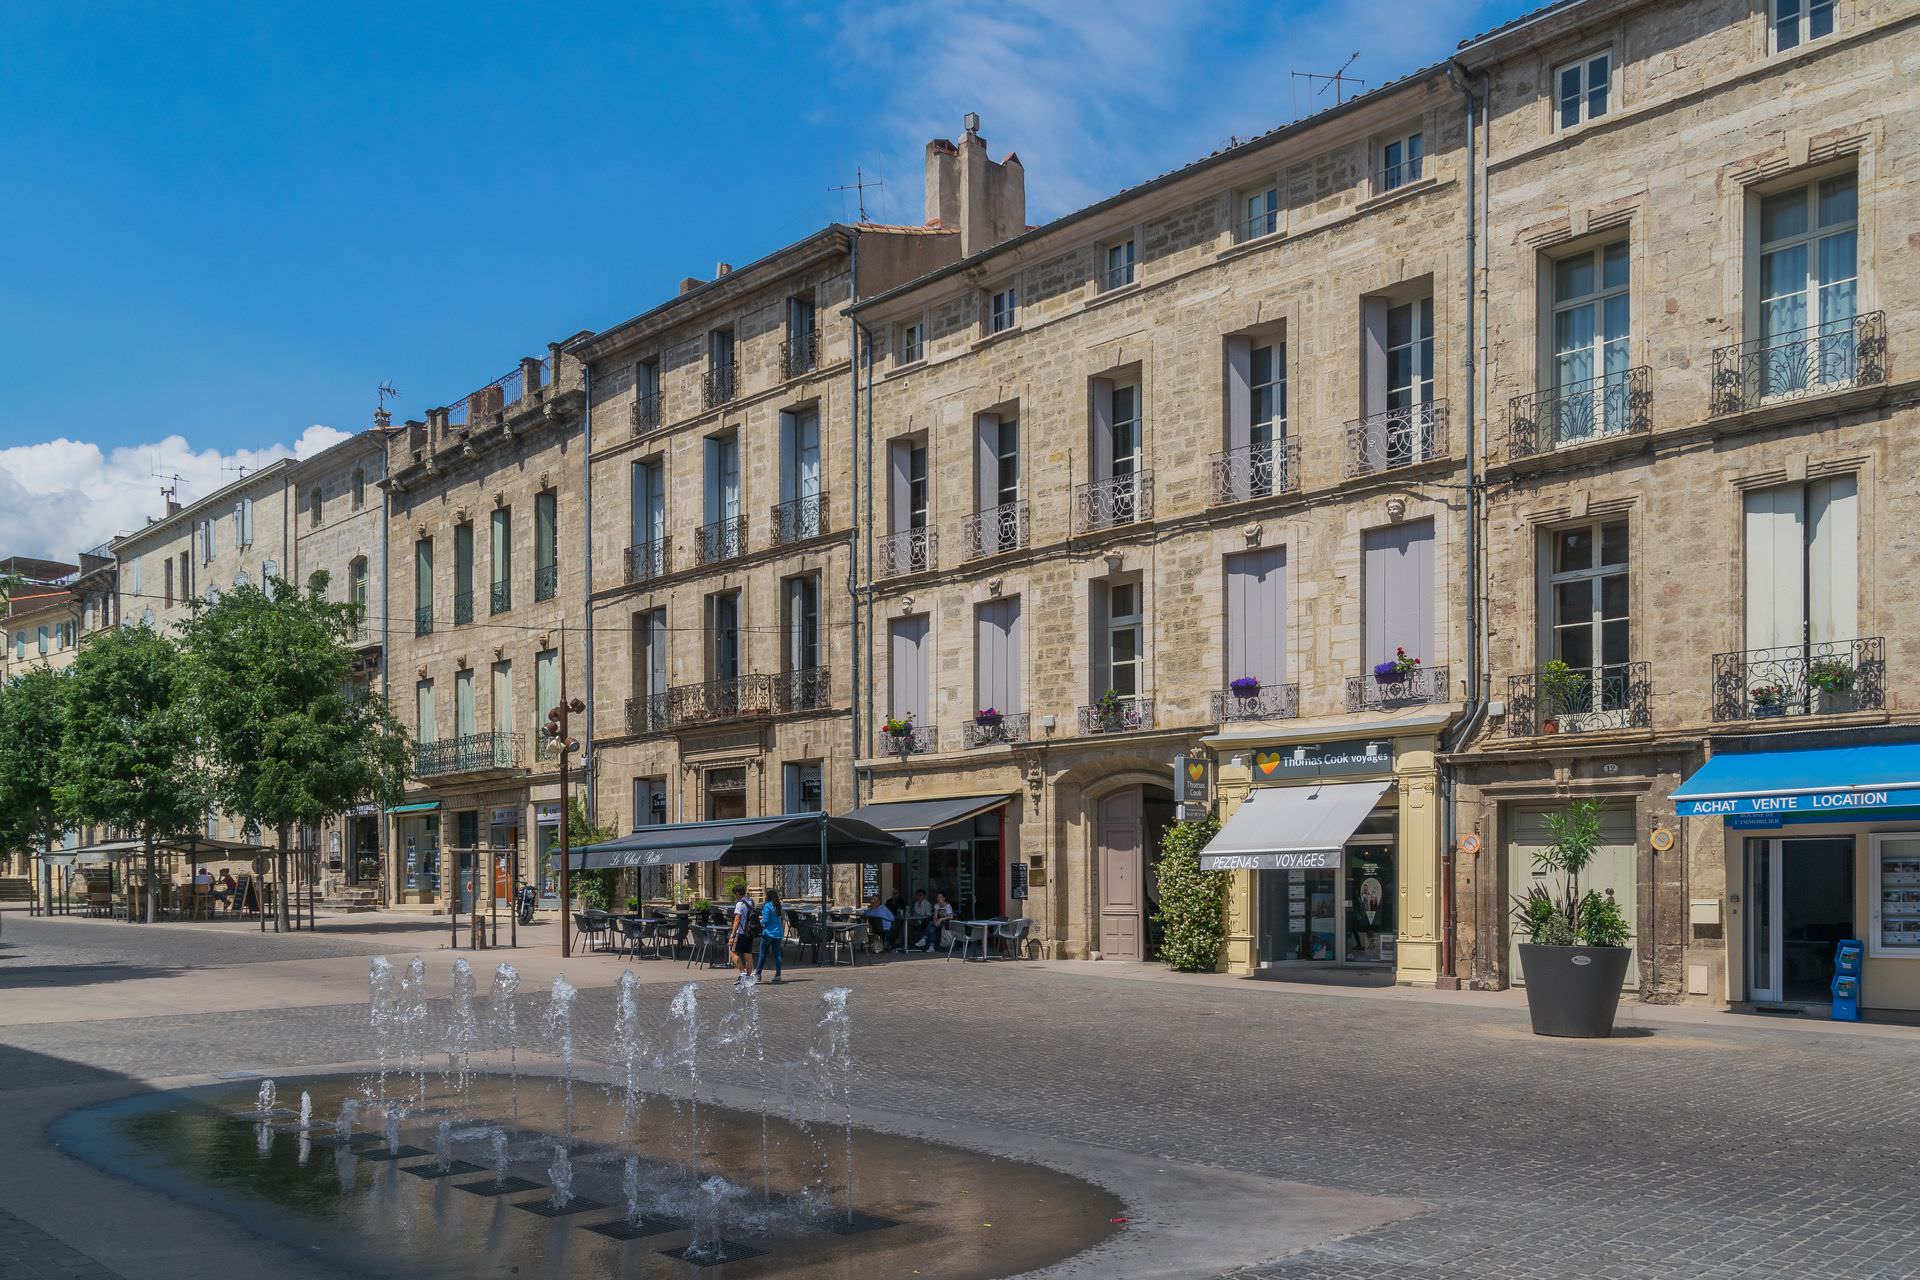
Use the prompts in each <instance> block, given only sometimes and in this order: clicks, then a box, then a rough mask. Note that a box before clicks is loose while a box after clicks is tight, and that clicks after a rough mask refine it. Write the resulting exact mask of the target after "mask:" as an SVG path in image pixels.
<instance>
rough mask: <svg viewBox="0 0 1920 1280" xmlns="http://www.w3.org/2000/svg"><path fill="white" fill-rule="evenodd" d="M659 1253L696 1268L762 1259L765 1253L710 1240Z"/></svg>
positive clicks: (738, 1245) (731, 1241) (747, 1246)
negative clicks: (749, 1259)
mask: <svg viewBox="0 0 1920 1280" xmlns="http://www.w3.org/2000/svg"><path fill="white" fill-rule="evenodd" d="M660 1252H661V1253H663V1254H665V1255H666V1256H667V1257H669V1258H677V1259H679V1260H680V1261H681V1262H686V1263H691V1264H692V1265H693V1266H696V1267H724V1266H725V1265H726V1264H727V1263H729V1262H742V1261H745V1260H746V1259H748V1258H763V1257H765V1256H766V1253H767V1251H766V1250H765V1249H755V1248H754V1247H753V1246H751V1245H744V1244H741V1243H740V1242H739V1241H738V1240H710V1241H707V1242H705V1243H703V1244H699V1245H691V1244H687V1245H682V1246H680V1247H679V1248H678V1249H662V1250H661V1251H660Z"/></svg>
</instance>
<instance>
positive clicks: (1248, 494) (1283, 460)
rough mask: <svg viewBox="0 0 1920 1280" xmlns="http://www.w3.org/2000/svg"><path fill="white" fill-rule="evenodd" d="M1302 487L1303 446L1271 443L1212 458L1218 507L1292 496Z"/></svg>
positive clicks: (1296, 441)
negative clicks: (1301, 463)
mask: <svg viewBox="0 0 1920 1280" xmlns="http://www.w3.org/2000/svg"><path fill="white" fill-rule="evenodd" d="M1299 487H1300V442H1299V441H1298V440H1280V441H1277V442H1273V441H1270V442H1268V443H1266V444H1249V445H1242V446H1241V447H1240V448H1238V449H1228V450H1227V451H1226V452H1225V453H1216V454H1214V455H1213V500H1214V502H1215V503H1216V504H1222V505H1224V504H1226V503H1229V502H1251V501H1253V500H1254V499H1255V498H1271V497H1272V496H1273V495H1274V494H1276V493H1290V492H1292V491H1293V490H1295V489H1297V488H1299Z"/></svg>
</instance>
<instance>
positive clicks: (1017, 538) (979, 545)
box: [960, 500, 1027, 560]
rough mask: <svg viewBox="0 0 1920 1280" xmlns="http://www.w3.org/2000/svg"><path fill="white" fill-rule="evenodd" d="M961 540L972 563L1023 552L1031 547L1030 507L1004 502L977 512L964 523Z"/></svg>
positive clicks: (962, 523)
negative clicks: (991, 557) (1010, 552)
mask: <svg viewBox="0 0 1920 1280" xmlns="http://www.w3.org/2000/svg"><path fill="white" fill-rule="evenodd" d="M960 540H961V542H962V543H963V544H964V546H965V549H966V557H967V559H969V560H979V559H982V558H984V557H986V556H997V555H1000V554H1002V553H1003V552H1007V551H1019V550H1020V549H1021V548H1023V547H1025V546H1026V545H1027V504H1026V502H1025V501H1024V500H1022V501H1019V502H1003V503H1001V504H1000V505H999V506H997V507H988V508H987V509H986V510H985V511H976V512H974V513H973V514H972V515H970V516H968V517H967V518H966V519H965V520H963V521H961V524H960Z"/></svg>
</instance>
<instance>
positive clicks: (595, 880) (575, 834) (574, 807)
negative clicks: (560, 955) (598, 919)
mask: <svg viewBox="0 0 1920 1280" xmlns="http://www.w3.org/2000/svg"><path fill="white" fill-rule="evenodd" d="M619 834H620V833H619V832H618V831H615V830H614V829H613V828H612V827H596V826H594V825H593V820H592V819H591V818H589V817H588V816H587V802H586V801H585V800H583V799H581V798H580V797H579V796H569V797H568V798H567V846H568V848H570V849H579V848H582V847H584V846H586V845H590V844H601V843H604V842H605V841H608V840H611V839H613V838H614V837H615V836H618V835H619ZM620 874H621V873H620V872H618V871H581V872H578V873H576V874H574V875H571V876H569V877H568V880H569V882H570V883H569V884H568V886H567V887H568V888H570V889H572V890H573V891H574V892H575V893H577V894H579V895H580V897H581V899H582V900H583V901H585V903H586V904H587V905H588V906H589V907H597V908H599V909H600V910H602V911H606V910H609V909H611V906H612V903H613V900H614V892H615V890H616V889H617V888H618V887H619V879H620ZM566 909H567V910H572V907H571V906H568V907H567V908H566Z"/></svg>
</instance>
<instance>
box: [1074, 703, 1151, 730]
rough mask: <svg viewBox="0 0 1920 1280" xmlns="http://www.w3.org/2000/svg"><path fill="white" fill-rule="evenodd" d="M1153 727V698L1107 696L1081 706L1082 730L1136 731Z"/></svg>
mask: <svg viewBox="0 0 1920 1280" xmlns="http://www.w3.org/2000/svg"><path fill="white" fill-rule="evenodd" d="M1151 728H1153V699H1152V698H1121V697H1107V698H1102V699H1100V701H1098V702H1096V703H1094V704H1093V705H1092V706H1086V707H1081V708H1080V732H1081V733H1083V734H1094V733H1134V732H1137V731H1138V730H1141V729H1151Z"/></svg>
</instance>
